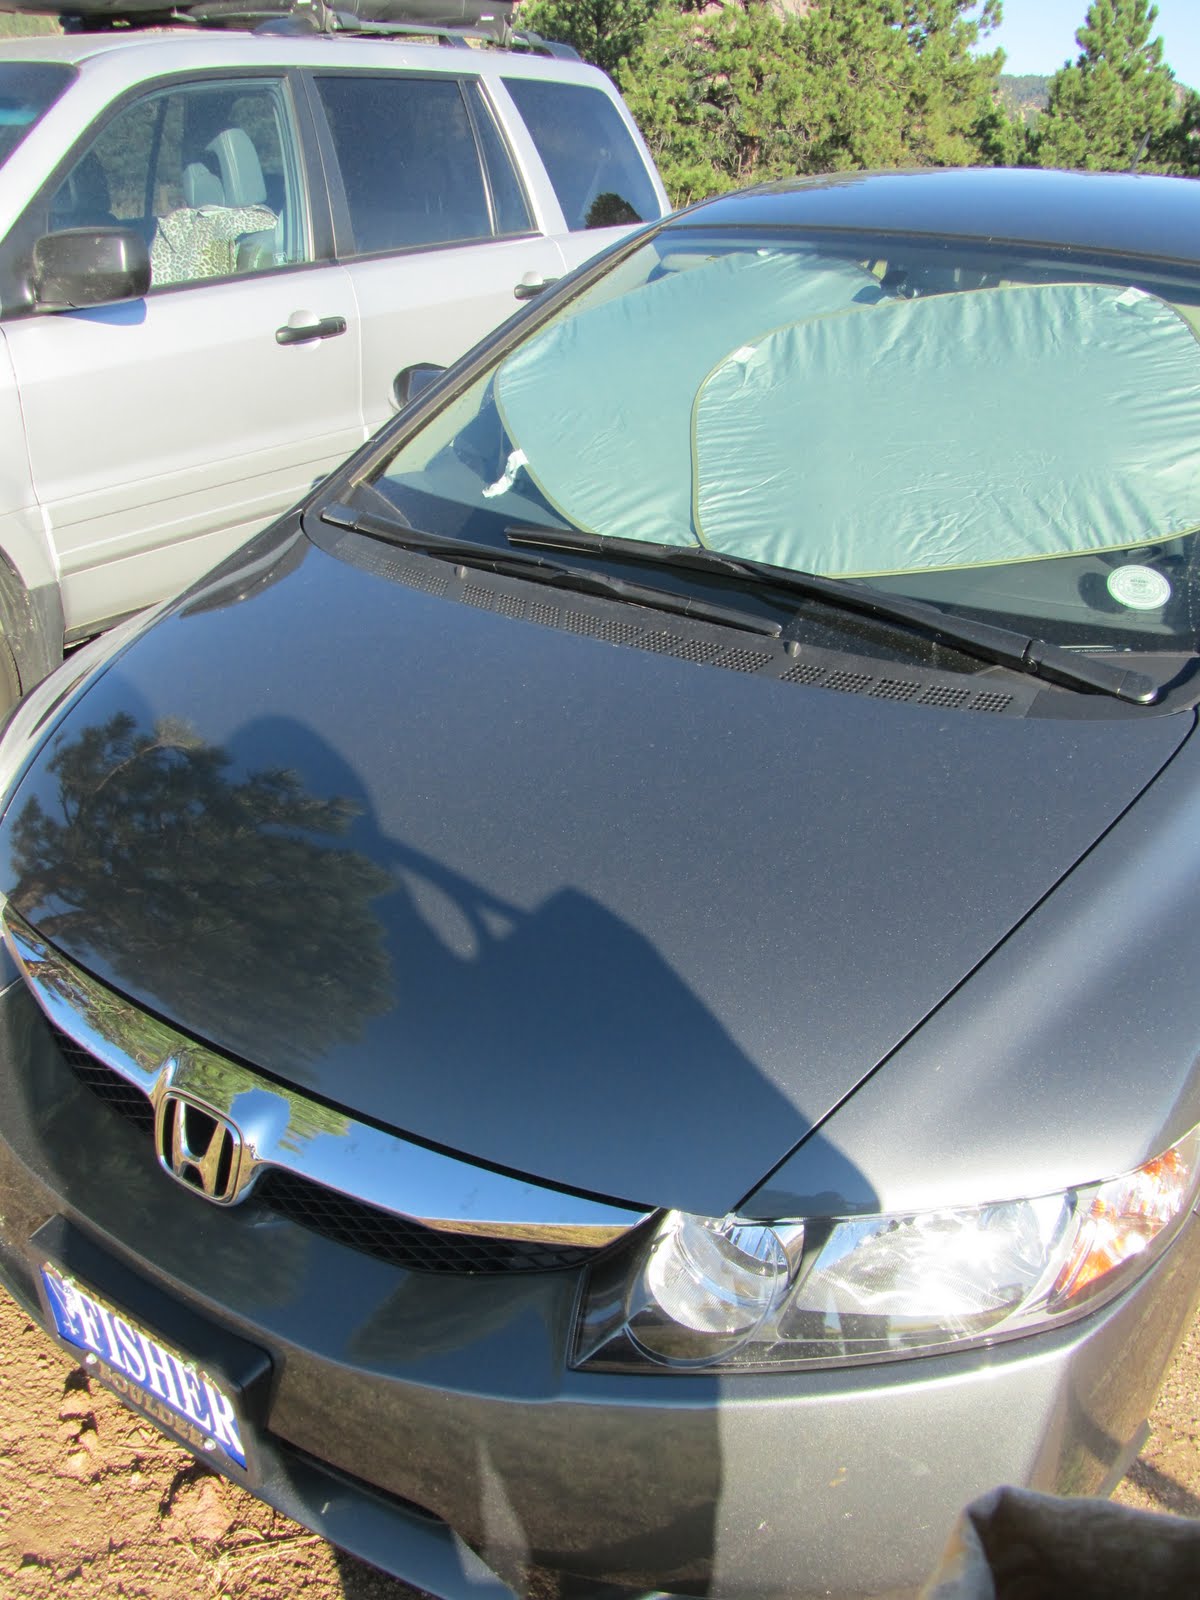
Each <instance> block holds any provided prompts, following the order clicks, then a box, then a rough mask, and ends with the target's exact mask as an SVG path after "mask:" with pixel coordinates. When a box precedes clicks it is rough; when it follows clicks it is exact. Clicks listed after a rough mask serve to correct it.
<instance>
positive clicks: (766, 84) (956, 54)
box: [619, 0, 1023, 203]
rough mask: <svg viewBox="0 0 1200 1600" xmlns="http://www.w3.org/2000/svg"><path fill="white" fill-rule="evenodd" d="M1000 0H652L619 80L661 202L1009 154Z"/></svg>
mask: <svg viewBox="0 0 1200 1600" xmlns="http://www.w3.org/2000/svg"><path fill="white" fill-rule="evenodd" d="M999 16H1000V5H999V0H985V3H984V4H982V5H980V4H978V3H974V0H816V3H815V4H813V5H812V6H811V8H810V9H809V10H808V11H807V12H806V13H804V14H793V13H792V12H790V11H786V10H783V9H782V8H781V7H779V6H778V5H776V4H774V3H772V0H726V4H724V5H723V6H721V7H720V8H719V9H718V10H716V11H713V10H710V9H708V8H704V7H702V6H697V5H693V4H689V3H687V0H660V3H659V4H658V5H657V6H656V7H655V8H654V10H653V12H652V13H651V15H650V17H649V19H648V22H647V24H646V27H645V29H644V31H643V32H642V35H641V39H640V42H639V43H638V44H637V45H636V46H635V47H634V48H633V49H632V50H631V51H630V52H629V54H628V55H627V56H626V57H625V58H624V60H623V62H622V63H621V65H620V68H619V81H620V84H621V87H622V89H623V91H624V93H625V97H626V99H627V100H628V102H629V105H630V108H631V110H632V111H633V114H634V117H635V118H636V119H637V121H638V123H639V125H640V126H641V128H642V131H643V133H644V134H645V136H646V139H647V142H648V143H649V145H650V148H651V150H652V151H653V152H654V155H655V159H656V160H657V161H658V164H659V167H660V169H661V170H662V172H663V176H664V180H665V182H666V185H667V189H668V191H669V192H670V194H671V196H672V199H674V200H675V201H676V203H686V202H688V201H691V200H696V199H700V198H702V197H703V196H704V195H707V194H714V193H719V192H721V191H722V190H724V189H730V188H734V187H737V186H738V185H741V184H745V183H750V182H756V181H761V180H763V179H768V178H775V177H781V176H785V175H790V174H794V173H808V172H830V171H846V170H851V169H856V168H863V167H893V166H912V165H924V166H960V165H964V164H966V163H968V162H979V161H982V162H985V163H997V162H1003V161H1008V160H1013V159H1019V157H1020V154H1021V152H1022V149H1023V145H1022V134H1021V130H1020V127H1019V125H1018V124H1017V123H1016V122H1015V121H1014V119H1013V118H1011V117H1010V116H1009V115H1008V113H1007V112H1006V111H1005V110H1004V108H1003V107H1002V106H1001V105H1000V103H999V99H998V95H997V79H998V75H999V71H1000V66H1001V64H1002V60H1003V57H1002V55H1001V53H1000V52H999V51H996V52H993V53H991V54H980V55H976V54H973V53H972V46H973V45H975V44H976V42H977V41H978V39H979V38H980V36H981V35H982V34H986V33H987V32H988V31H990V29H991V28H992V27H993V26H994V25H995V23H996V22H997V21H998V20H999Z"/></svg>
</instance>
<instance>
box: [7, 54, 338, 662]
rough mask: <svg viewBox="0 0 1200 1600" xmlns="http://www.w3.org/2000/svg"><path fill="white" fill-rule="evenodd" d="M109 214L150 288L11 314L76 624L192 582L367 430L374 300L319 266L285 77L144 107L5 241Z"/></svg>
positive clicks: (153, 99) (100, 135) (66, 596)
mask: <svg viewBox="0 0 1200 1600" xmlns="http://www.w3.org/2000/svg"><path fill="white" fill-rule="evenodd" d="M322 198H323V197H322ZM106 223H107V224H111V223H119V224H121V225H122V226H125V227H131V228H136V229H139V230H141V231H142V233H143V234H144V236H145V238H146V241H147V244H148V245H149V247H150V256H151V266H152V274H153V276H152V284H151V290H150V293H149V294H148V295H147V296H146V298H145V299H144V300H141V301H135V302H129V303H125V304H121V305H113V306H105V307H102V308H99V309H95V310H88V311H66V312H54V313H50V314H41V315H32V316H30V315H24V316H21V317H19V318H18V319H17V320H10V321H8V322H6V323H5V325H4V327H3V338H4V339H5V341H6V343H7V345H8V350H9V354H10V357H11V361H12V366H13V369H14V372H15V374H16V379H17V384H18V387H19V391H20V395H21V403H22V408H23V413H24V421H25V431H26V437H27V440H28V449H29V458H30V465H31V470H32V476H33V482H34V485H35V489H36V492H37V496H38V499H39V501H40V503H41V505H42V507H43V510H44V515H45V519H46V523H47V528H48V533H49V537H50V540H51V541H52V544H53V547H54V553H55V556H56V559H57V561H58V563H59V567H60V572H61V588H62V596H63V606H64V612H65V619H66V627H67V631H68V634H70V633H71V632H72V631H74V632H76V633H79V632H83V631H87V630H88V629H91V628H94V627H95V626H96V625H98V624H99V623H102V622H105V621H107V620H110V619H112V618H114V617H116V616H118V615H121V614H123V613H126V612H129V611H132V610H134V609H136V608H137V607H139V606H141V605H144V604H145V603H147V602H148V601H150V600H154V599H157V598H159V597H160V596H161V595H163V594H165V593H168V592H170V591H171V590H172V589H174V588H178V587H180V586H181V585H182V584H183V583H185V582H186V581H188V580H190V579H191V578H192V577H193V576H195V575H196V574H198V573H199V572H201V571H202V570H203V569H204V568H205V567H207V566H209V565H211V564H212V563H214V562H215V561H217V560H218V559H220V558H221V557H222V556H223V555H225V554H226V553H227V552H228V551H229V550H231V549H232V548H233V547H234V546H235V545H236V544H238V543H239V542H240V541H241V540H242V539H244V538H245V537H246V536H247V535H249V534H250V533H251V532H253V531H254V530H255V529H256V528H258V527H260V526H262V525H263V524H264V523H265V522H267V521H268V520H269V519H270V518H272V517H274V516H276V515H277V514H279V513H280V512H282V511H284V510H285V509H286V508H287V507H288V506H289V505H290V504H292V503H293V502H294V501H295V500H296V499H298V498H299V496H300V495H301V494H302V493H303V492H304V491H305V490H306V489H307V488H308V487H309V485H310V484H311V483H312V482H313V481H314V480H315V479H316V478H319V477H320V476H322V475H323V474H324V473H325V472H326V471H328V470H329V469H330V468H331V467H332V466H334V465H335V464H336V463H337V462H338V461H339V460H340V459H341V458H342V457H343V456H345V455H346V453H347V452H348V451H349V450H350V449H352V448H353V447H354V446H355V445H357V444H358V443H360V442H361V440H362V439H363V437H364V428H363V423H362V413H361V406H360V401H359V395H360V388H361V378H360V370H359V351H358V330H357V327H356V326H355V306H354V297H353V294H352V291H351V288H350V284H349V280H348V278H347V276H346V273H345V271H344V269H343V268H341V267H338V266H336V265H334V264H332V263H330V262H328V261H326V262H322V261H321V260H320V259H318V256H319V254H320V253H325V254H328V245H329V239H328V232H329V230H328V222H327V220H326V223H325V227H324V238H323V239H322V236H321V233H322V230H321V228H320V225H319V223H320V213H319V211H318V212H317V214H316V216H315V217H314V208H313V205H312V203H311V200H310V196H309V193H308V190H307V186H306V183H305V165H304V162H303V159H302V150H301V141H300V138H299V136H298V132H297V120H296V112H295V108H294V102H293V98H292V94H291V91H290V88H289V84H288V82H287V80H286V78H285V76H284V75H283V74H279V75H268V76H264V75H261V74H256V75H254V76H246V77H226V78H222V79H219V80H217V79H214V78H213V77H211V76H208V77H204V78H198V79H195V80H191V81H183V82H180V81H175V82H172V83H170V84H168V85H166V86H160V87H157V88H155V89H153V90H151V91H148V92H143V93H139V94H138V95H137V96H135V97H133V98H131V99H129V100H127V101H125V102H124V103H123V104H122V105H121V106H119V107H118V108H117V109H115V110H114V111H113V112H111V113H109V114H108V115H107V117H106V119H105V121H104V123H103V125H101V126H98V127H97V128H95V129H94V130H93V132H92V134H91V135H90V136H89V137H88V138H87V139H86V140H84V141H83V142H82V143H81V145H80V146H79V147H77V149H76V151H75V152H73V154H72V156H71V157H69V158H68V160H67V161H66V162H65V163H64V165H63V167H62V168H60V169H59V172H58V173H57V174H56V176H55V178H54V179H53V180H52V182H51V183H50V185H49V186H48V187H47V189H46V191H45V192H44V193H43V194H42V196H41V197H39V199H38V201H36V202H35V204H34V206H33V207H32V208H31V209H30V211H29V212H28V213H27V214H26V217H25V218H24V219H23V221H22V222H21V223H19V224H18V226H17V228H16V229H14V230H13V233H12V234H10V237H9V241H8V244H7V245H6V249H8V248H10V247H11V248H16V249H25V250H28V249H29V248H31V246H32V241H33V239H34V238H36V237H37V235H38V234H40V233H44V232H50V231H55V230H57V229H60V228H66V227H75V226H96V225H103V224H106ZM306 329H308V330H310V336H309V337H308V338H305V337H304V330H306Z"/></svg>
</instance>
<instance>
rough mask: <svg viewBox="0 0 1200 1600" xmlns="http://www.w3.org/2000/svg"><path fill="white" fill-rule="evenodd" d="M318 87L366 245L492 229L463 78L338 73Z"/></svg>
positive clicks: (450, 240)
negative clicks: (348, 74)
mask: <svg viewBox="0 0 1200 1600" xmlns="http://www.w3.org/2000/svg"><path fill="white" fill-rule="evenodd" d="M317 89H318V92H319V93H320V96H321V102H322V104H323V105H324V107H325V114H326V117H327V118H328V121H329V127H330V131H331V133H332V135H333V144H334V149H335V150H336V152H337V158H338V166H339V167H340V169H341V174H342V183H343V186H344V187H345V191H346V203H347V206H348V207H349V211H350V226H351V228H352V229H353V232H354V250H355V252H356V253H358V254H360V255H372V254H375V253H377V252H379V251H381V250H407V249H411V248H413V247H415V246H417V245H428V244H455V243H458V242H461V241H464V240H468V239H487V238H490V237H491V234H492V219H491V213H490V209H489V205H488V192H487V187H486V184H485V182H484V175H483V165H482V162H481V160H480V155H479V146H478V144H477V142H476V138H475V130H474V127H473V126H472V122H471V117H470V113H469V112H468V110H467V104H466V101H465V99H464V98H463V92H462V88H461V86H460V85H459V83H458V81H457V79H454V78H415V77H413V78H410V77H404V76H399V75H397V74H395V73H390V74H389V75H388V76H387V77H378V78H374V77H367V78H362V77H346V76H340V75H338V76H334V75H332V74H331V75H329V76H324V75H321V76H319V77H318V78H317Z"/></svg>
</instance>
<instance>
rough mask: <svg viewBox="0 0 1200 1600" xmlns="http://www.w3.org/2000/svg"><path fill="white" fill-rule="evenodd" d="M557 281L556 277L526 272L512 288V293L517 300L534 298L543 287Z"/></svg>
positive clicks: (545, 287) (546, 287) (547, 286)
mask: <svg viewBox="0 0 1200 1600" xmlns="http://www.w3.org/2000/svg"><path fill="white" fill-rule="evenodd" d="M557 282H558V279H557V278H541V277H539V276H538V274H537V273H536V272H527V273H526V274H525V276H524V277H523V278H522V279H521V281H520V283H518V284H517V286H516V288H515V289H514V290H513V294H514V295H516V297H517V299H518V300H536V299H537V297H538V295H539V294H541V293H542V291H543V290H544V289H548V288H549V287H550V285H551V284H552V283H557Z"/></svg>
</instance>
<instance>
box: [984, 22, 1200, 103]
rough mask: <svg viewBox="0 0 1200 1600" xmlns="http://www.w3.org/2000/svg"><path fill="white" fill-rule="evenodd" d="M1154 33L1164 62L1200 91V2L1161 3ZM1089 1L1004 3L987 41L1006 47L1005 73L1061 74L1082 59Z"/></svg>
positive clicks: (987, 45)
mask: <svg viewBox="0 0 1200 1600" xmlns="http://www.w3.org/2000/svg"><path fill="white" fill-rule="evenodd" d="M1157 5H1158V20H1157V21H1156V22H1155V24H1154V34H1156V35H1158V36H1160V37H1161V38H1162V41H1163V58H1164V60H1165V61H1166V63H1167V65H1168V66H1169V67H1170V68H1171V69H1172V70H1173V71H1174V73H1175V76H1176V77H1177V78H1178V79H1179V80H1180V82H1181V83H1186V84H1188V85H1190V86H1191V87H1192V88H1196V89H1200V0H1157ZM1087 10H1088V0H1004V21H1003V22H1002V23H1001V25H1000V27H999V28H998V29H997V30H996V32H995V33H993V34H990V35H989V37H988V39H987V40H986V41H985V47H994V46H995V45H997V44H999V45H1003V47H1004V52H1005V55H1006V56H1007V58H1008V59H1007V61H1006V63H1005V67H1004V70H1005V72H1018V73H1020V72H1044V73H1051V72H1057V71H1058V69H1059V67H1061V66H1062V64H1063V62H1064V61H1067V60H1071V61H1074V59H1075V57H1076V56H1077V55H1078V54H1079V46H1078V45H1077V44H1076V43H1075V30H1076V28H1078V27H1080V26H1081V25H1082V23H1083V20H1084V18H1085V17H1086V16H1087Z"/></svg>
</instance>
